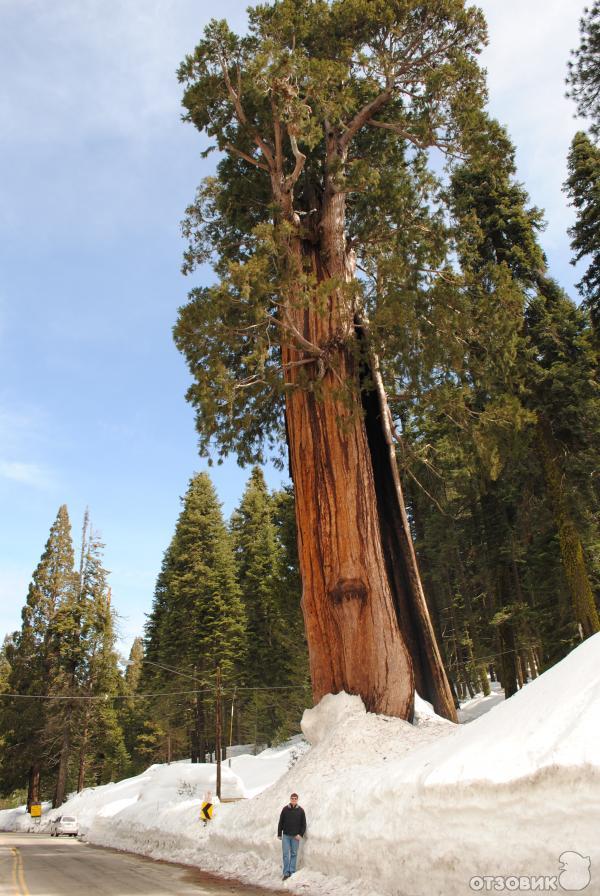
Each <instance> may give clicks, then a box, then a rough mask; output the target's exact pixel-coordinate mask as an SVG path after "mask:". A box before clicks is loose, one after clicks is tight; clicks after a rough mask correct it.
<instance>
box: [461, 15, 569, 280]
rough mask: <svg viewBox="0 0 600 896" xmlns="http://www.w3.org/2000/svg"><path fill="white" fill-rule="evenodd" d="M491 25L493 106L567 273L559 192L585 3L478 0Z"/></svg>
mask: <svg viewBox="0 0 600 896" xmlns="http://www.w3.org/2000/svg"><path fill="white" fill-rule="evenodd" d="M477 5H478V6H480V7H481V8H482V9H483V11H484V13H485V15H486V18H487V20H488V25H489V34H490V44H489V47H488V48H487V49H486V50H485V52H484V54H483V57H482V61H483V64H484V66H486V68H487V70H488V84H489V94H490V108H491V111H492V113H493V114H494V115H495V116H496V117H497V118H498V119H499V120H500V121H501V122H502V123H503V124H504V125H505V126H506V127H507V128H508V131H509V133H510V135H511V137H512V139H513V142H514V143H515V144H516V147H517V164H518V176H519V179H520V180H522V181H523V182H524V184H525V186H526V188H527V190H528V191H529V193H530V196H531V199H532V201H533V203H534V204H535V205H538V206H540V207H541V208H543V209H545V211H546V218H547V221H548V229H547V231H546V233H545V234H544V236H543V238H542V242H543V244H544V247H545V248H546V249H547V250H548V251H549V252H550V253H552V254H553V255H554V256H555V261H557V262H558V264H560V265H561V266H562V267H563V273H564V270H565V269H568V261H569V258H570V250H569V246H568V238H567V235H566V231H567V228H568V227H569V226H570V224H571V223H572V220H573V213H572V210H571V209H570V208H569V206H568V204H567V200H566V197H565V195H564V194H563V193H562V185H563V183H564V181H565V178H566V157H567V153H568V150H569V144H570V141H571V139H572V137H573V135H574V133H575V131H576V130H577V129H578V128H580V127H582V123H581V122H577V121H575V120H574V118H573V116H574V112H575V108H574V105H573V103H572V102H571V101H570V100H567V99H566V98H565V91H566V85H565V77H566V73H567V62H568V59H569V55H570V51H571V50H572V49H574V48H576V47H577V45H578V43H579V19H580V17H581V14H582V12H583V8H584V6H585V2H584V0H502V2H498V0H479V2H478V3H477Z"/></svg>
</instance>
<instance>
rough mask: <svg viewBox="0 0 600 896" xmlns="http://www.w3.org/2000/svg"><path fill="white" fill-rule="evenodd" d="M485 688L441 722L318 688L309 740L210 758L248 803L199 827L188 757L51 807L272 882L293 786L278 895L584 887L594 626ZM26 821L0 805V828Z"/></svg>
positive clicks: (181, 855) (594, 801) (199, 781)
mask: <svg viewBox="0 0 600 896" xmlns="http://www.w3.org/2000/svg"><path fill="white" fill-rule="evenodd" d="M498 697H499V695H497V694H492V695H491V696H490V697H489V698H485V699H486V701H487V706H488V707H489V706H491V709H490V711H489V712H486V713H485V714H483V715H479V716H478V713H479V712H481V711H482V710H483V708H484V707H483V706H482V705H481V704H482V699H481V698H476V700H475V701H470V703H471V706H470V709H471V710H472V712H471V719H472V721H470V722H469V724H468V725H460V726H455V725H452V724H450V723H448V722H445V721H443V720H441V719H439V718H437V717H436V716H435V715H433V714H432V713H431V712H430V711H428V709H427V706H426V704H423V702H422V701H421V702H419V704H418V706H417V710H418V712H417V717H416V724H415V725H410V724H408V723H406V722H402V721H400V720H398V719H391V718H386V717H383V716H375V715H372V714H370V713H367V712H366V711H365V709H364V706H363V704H362V702H361V700H360V699H359V698H358V697H352V696H349V695H347V694H338V695H335V696H332V695H329V696H327V697H325V698H324V699H323V700H322V701H321V702H320V703H319V705H318V706H316V707H315V708H314V709H311V710H307V711H306V712H305V714H304V718H303V724H302V727H303V731H304V734H305V736H306V739H307V740H308V741H309V742H310V744H311V746H310V749H307V750H305V751H304V752H302V743H301V741H300V740H298V741H297V742H296V743H293V744H288V745H286V746H285V747H282V748H281V749H279V750H276V749H275V750H267V751H265V752H264V753H262V754H260V755H259V756H251V755H238V756H235V757H234V758H233V759H232V760H231V768H229V766H228V765H227V766H225V767H224V769H223V775H224V778H223V780H224V787H223V795H224V797H228V796H231V797H233V796H239V795H241V794H242V793H243V794H245V795H246V796H250V797H251V798H250V799H243V800H240V801H238V802H233V803H223V804H221V805H219V806H218V807H217V809H216V811H215V817H214V819H213V821H212V822H211V823H210V825H209V826H208V827H206V828H205V827H204V826H203V825H202V823H201V822H200V820H199V817H198V815H199V806H200V801H201V799H202V795H203V791H204V790H205V789H208V788H210V789H213V790H214V767H212V766H198V765H196V766H193V765H191V764H190V763H174V764H172V765H171V766H152V767H151V768H150V769H148V771H147V772H145V773H144V774H143V775H139V776H138V777H137V778H131V779H129V780H128V781H121V782H119V783H118V784H109V785H107V786H105V787H99V788H95V789H90V790H87V791H84V792H83V793H81V794H79V795H78V796H76V797H73V798H72V799H71V800H69V802H68V803H67V804H66V805H65V806H64V807H63V808H62V810H61V811H62V812H64V813H67V812H68V813H69V814H74V815H77V816H78V817H79V819H80V823H81V827H82V830H83V831H84V833H85V836H86V838H87V839H88V840H90V841H91V842H93V843H97V844H100V845H106V846H113V847H117V848H120V849H128V850H131V851H134V852H140V853H143V854H145V855H150V856H153V857H155V858H163V859H172V860H174V861H179V862H186V863H189V864H193V865H198V866H199V867H202V868H205V869H207V870H210V871H214V872H217V873H220V874H223V875H227V876H232V877H238V878H240V879H242V880H247V881H249V882H253V883H256V884H262V885H263V886H270V887H281V886H282V883H281V879H280V872H279V867H280V844H279V841H278V840H277V838H276V825H277V818H278V816H279V812H280V810H281V807H282V806H283V804H284V803H285V802H287V799H288V797H289V794H290V792H291V791H292V790H296V791H297V792H298V793H299V794H300V802H301V803H302V805H303V806H304V808H305V810H306V813H307V817H308V832H307V837H306V839H305V842H304V843H303V845H302V848H301V852H300V861H299V868H298V872H297V873H296V874H295V875H294V876H293V877H292V878H291V879H290V880H289V881H287V882H286V883H285V885H284V886H285V887H286V888H287V889H289V890H290V892H295V893H303V894H306V896H313V894H314V896H317V894H319V896H338V894H339V896H341V894H344V896H358V894H360V896H379V894H381V896H462V894H469V893H473V892H499V891H501V890H502V889H504V890H505V891H511V890H512V891H515V890H521V891H522V890H535V891H537V892H555V891H558V892H561V891H563V892H564V891H584V893H585V896H600V837H599V832H600V635H596V636H595V637H594V638H590V639H588V640H587V641H586V642H584V643H583V644H581V645H580V646H579V647H578V648H577V649H576V650H575V651H573V652H572V653H571V654H570V655H569V656H568V657H567V658H566V659H564V660H563V661H562V662H561V663H559V664H558V665H556V666H554V667H553V668H552V669H550V670H549V671H548V672H546V673H545V674H544V675H542V676H541V677H540V678H538V679H536V680H535V681H533V682H531V683H530V684H528V685H527V687H526V688H524V689H523V690H521V691H519V693H518V694H515V695H514V696H513V697H511V698H510V700H507V701H503V702H499V703H498V702H497V701H498ZM494 703H496V705H494ZM464 709H465V710H468V709H469V707H465V708H464ZM473 716H476V717H474V718H473ZM290 766H291V767H290ZM53 814H55V813H52V812H51V811H47V812H45V813H44V817H43V820H42V824H43V825H44V826H45V825H46V824H47V823H48V821H49V819H50V818H51V817H52V815H53ZM29 824H31V822H30V821H29V819H28V817H27V816H25V814H24V812H23V810H11V811H8V812H0V828H4V829H15V828H22V826H24V825H29ZM590 874H591V882H590ZM493 878H494V879H493Z"/></svg>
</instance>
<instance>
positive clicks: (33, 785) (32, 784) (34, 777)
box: [27, 762, 40, 812]
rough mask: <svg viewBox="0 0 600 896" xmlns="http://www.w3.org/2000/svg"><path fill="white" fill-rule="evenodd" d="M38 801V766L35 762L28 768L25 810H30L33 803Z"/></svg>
mask: <svg viewBox="0 0 600 896" xmlns="http://www.w3.org/2000/svg"><path fill="white" fill-rule="evenodd" d="M39 802H40V766H39V764H38V763H37V762H35V763H34V764H33V765H32V766H31V768H30V769H29V779H28V786H27V811H28V812H29V811H30V810H31V807H32V805H33V804H34V803H39Z"/></svg>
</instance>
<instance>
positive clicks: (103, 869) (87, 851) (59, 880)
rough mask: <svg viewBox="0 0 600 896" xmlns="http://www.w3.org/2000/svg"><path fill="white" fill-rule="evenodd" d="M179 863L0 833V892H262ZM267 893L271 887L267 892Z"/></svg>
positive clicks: (172, 895) (15, 895) (79, 895)
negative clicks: (174, 863)
mask: <svg viewBox="0 0 600 896" xmlns="http://www.w3.org/2000/svg"><path fill="white" fill-rule="evenodd" d="M266 892H267V891H265V890H260V889H257V888H255V887H246V886H243V885H242V884H236V883H232V882H230V881H222V880H220V879H219V878H215V877H213V876H211V875H209V874H204V873H203V872H201V871H196V870H195V869H193V868H188V867H186V866H184V865H171V864H169V863H167V862H155V861H153V860H152V859H146V858H143V857H142V856H135V855H131V854H130V853H123V852H118V851H117V850H113V849H101V848H99V847H95V846H88V845H86V844H84V843H80V842H79V841H77V840H75V839H72V838H71V837H60V838H53V837H50V836H49V835H47V834H5V833H0V896H85V894H94V896H209V894H210V896H244V894H245V896H265V893H266ZM268 892H269V894H270V896H273V891H272V890H271V891H268Z"/></svg>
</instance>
